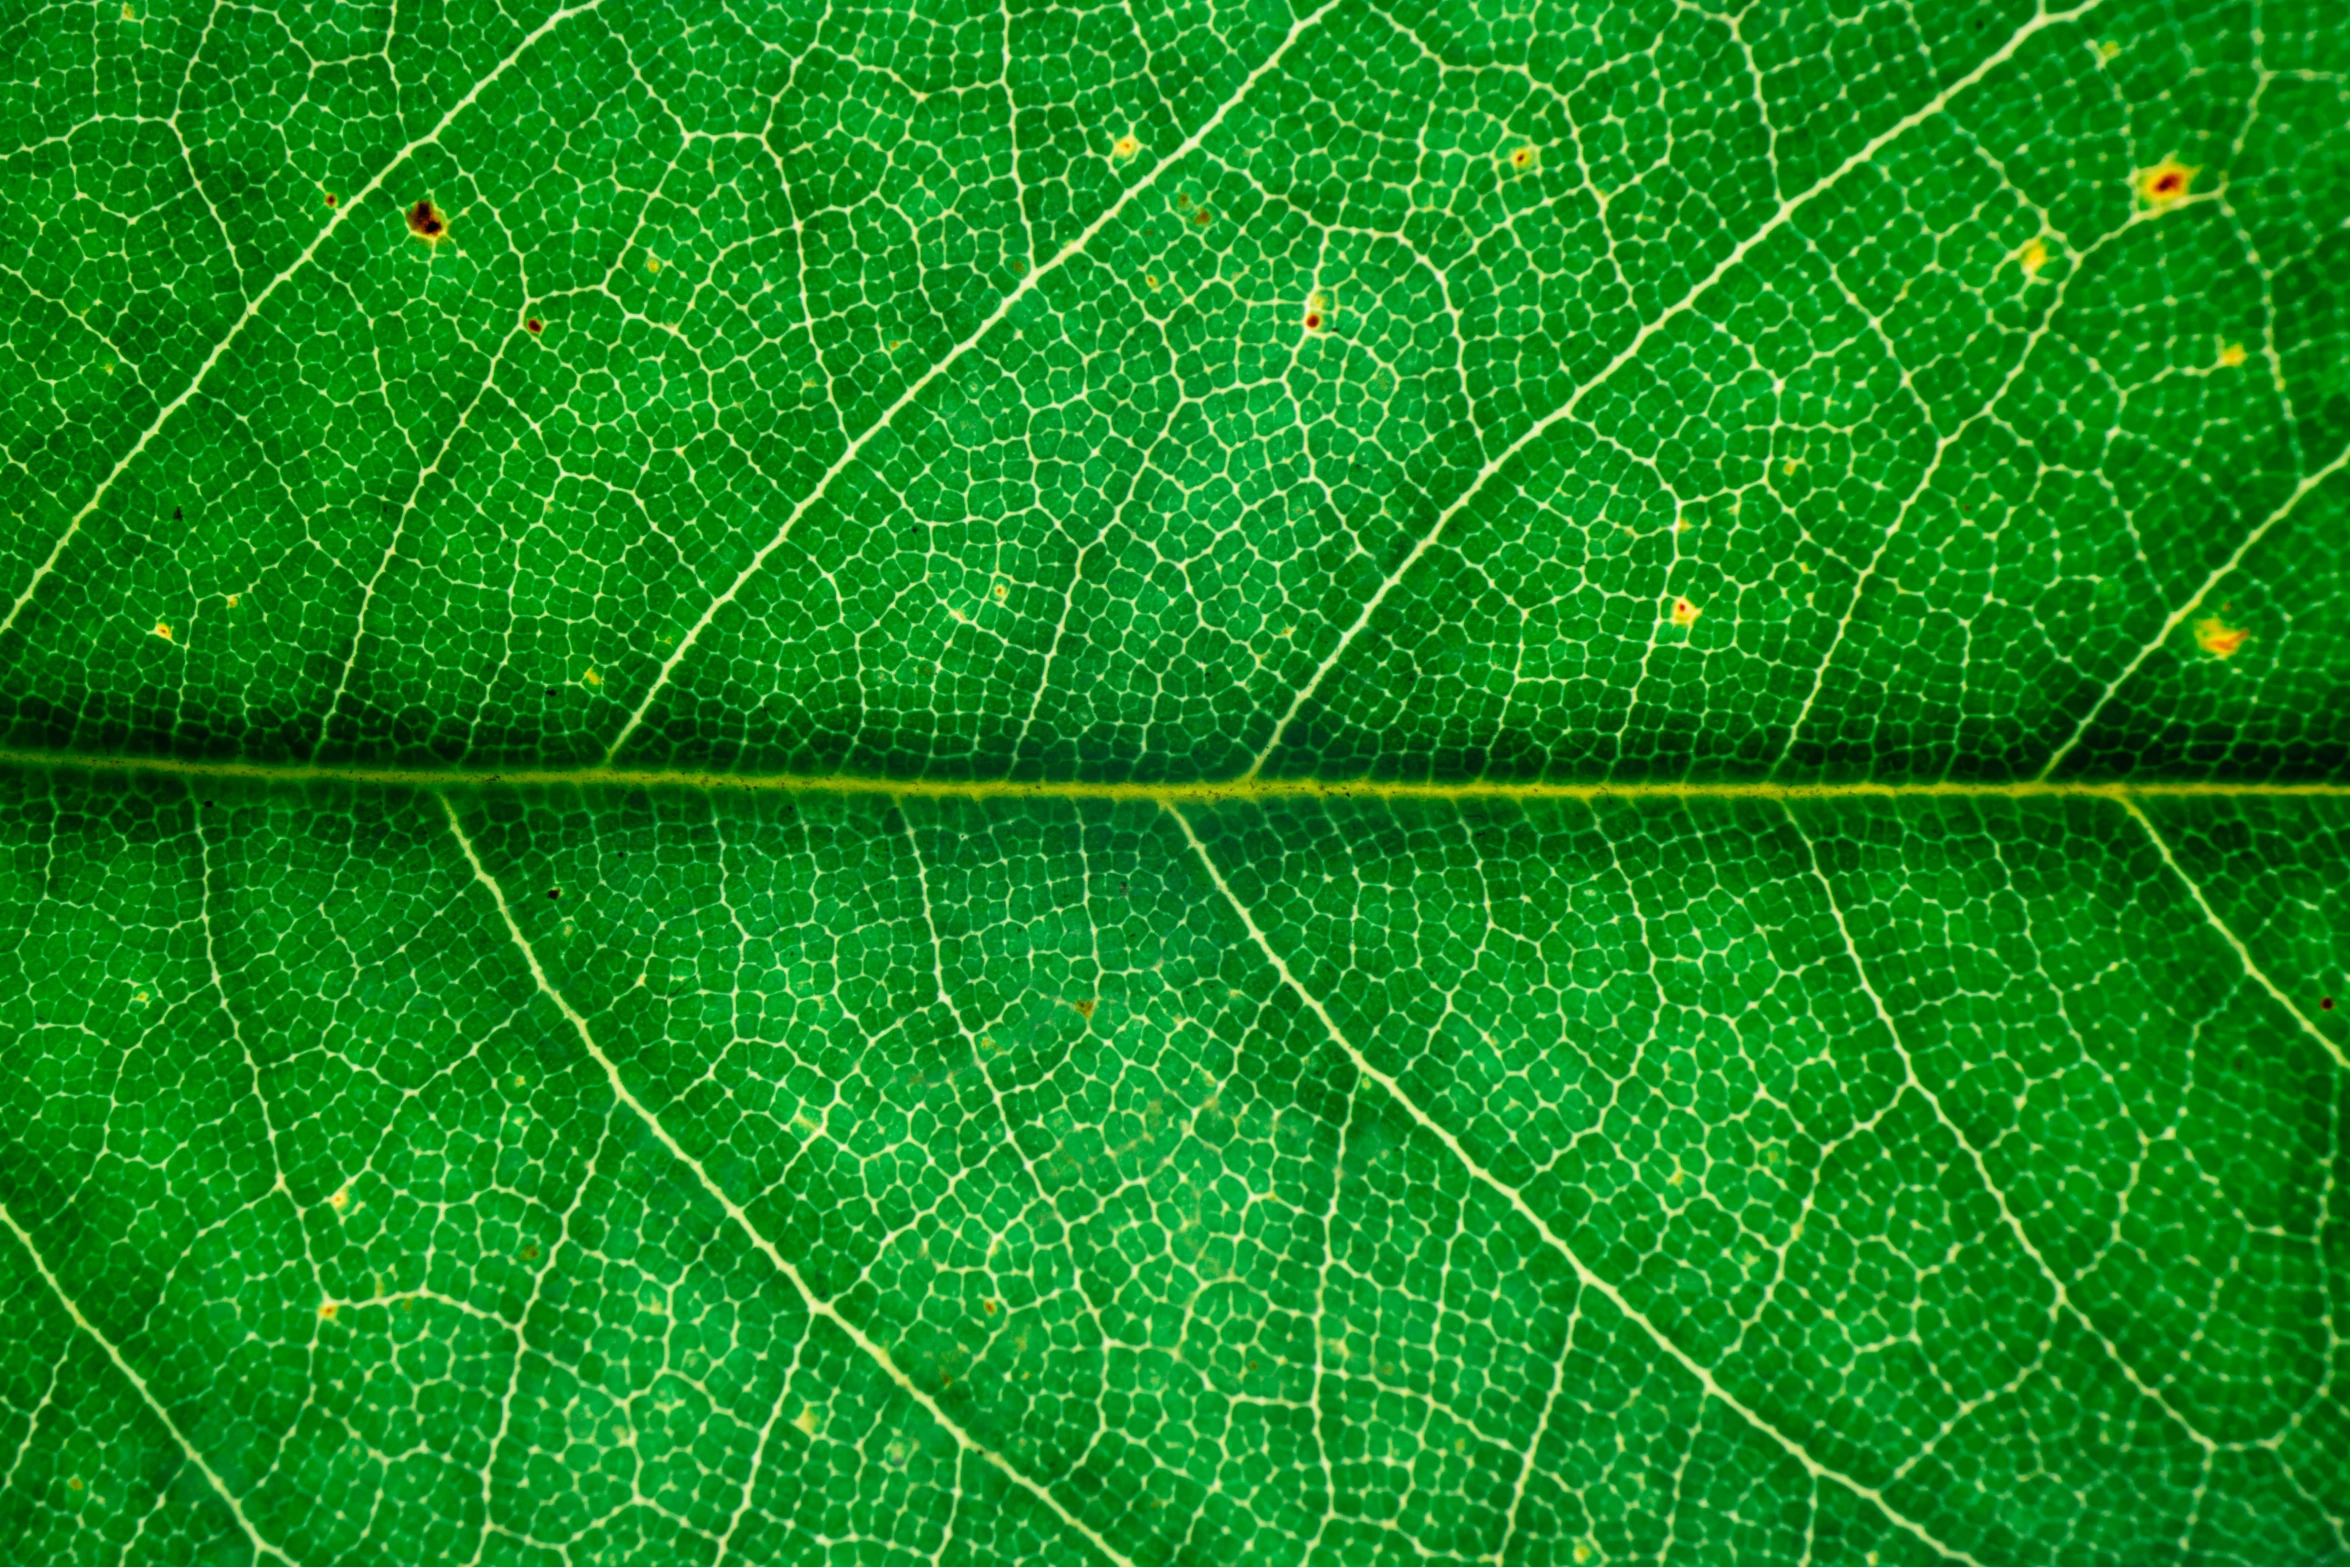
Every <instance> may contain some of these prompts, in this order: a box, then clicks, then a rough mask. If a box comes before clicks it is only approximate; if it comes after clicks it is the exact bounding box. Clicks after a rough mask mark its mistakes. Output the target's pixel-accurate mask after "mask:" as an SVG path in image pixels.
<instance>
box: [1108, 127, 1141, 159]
mask: <svg viewBox="0 0 2350 1567" xmlns="http://www.w3.org/2000/svg"><path fill="white" fill-rule="evenodd" d="M1140 151H1142V143H1141V142H1140V141H1138V140H1136V139H1135V137H1134V136H1133V135H1132V134H1131V133H1129V134H1127V135H1124V136H1121V137H1119V138H1118V139H1117V140H1116V141H1114V142H1112V143H1110V156H1111V157H1113V158H1115V159H1117V160H1118V161H1119V162H1120V163H1124V162H1126V161H1127V160H1128V159H1130V158H1132V157H1133V156H1134V155H1135V154H1136V153H1138V152H1140Z"/></svg>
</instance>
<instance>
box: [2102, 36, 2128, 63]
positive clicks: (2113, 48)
mask: <svg viewBox="0 0 2350 1567" xmlns="http://www.w3.org/2000/svg"><path fill="white" fill-rule="evenodd" d="M2121 52H2122V46H2121V45H2120V44H2117V43H2114V42H2113V41H2112V40H2110V39H2108V40H2107V41H2106V42H2104V43H2101V44H2099V45H2098V46H2097V58H2098V60H2099V61H2100V62H2102V61H2106V60H2110V59H2112V58H2113V57H2114V56H2115V55H2117V54H2119V53H2121Z"/></svg>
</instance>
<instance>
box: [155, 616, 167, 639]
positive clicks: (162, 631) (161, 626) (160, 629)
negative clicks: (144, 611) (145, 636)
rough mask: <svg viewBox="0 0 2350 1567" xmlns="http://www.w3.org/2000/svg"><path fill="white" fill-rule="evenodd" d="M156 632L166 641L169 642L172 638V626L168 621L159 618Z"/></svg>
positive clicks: (156, 623)
mask: <svg viewBox="0 0 2350 1567" xmlns="http://www.w3.org/2000/svg"><path fill="white" fill-rule="evenodd" d="M155 634H156V635H157V636H159V637H161V638H162V639H163V640H164V641H166V642H169V641H170V640H171V627H170V626H169V625H168V624H167V623H165V622H163V621H160V620H158V621H157V622H155Z"/></svg>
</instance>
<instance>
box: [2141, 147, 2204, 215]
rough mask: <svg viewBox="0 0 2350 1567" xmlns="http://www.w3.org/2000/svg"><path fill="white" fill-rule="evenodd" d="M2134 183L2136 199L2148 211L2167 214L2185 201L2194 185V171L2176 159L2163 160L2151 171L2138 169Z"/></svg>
mask: <svg viewBox="0 0 2350 1567" xmlns="http://www.w3.org/2000/svg"><path fill="white" fill-rule="evenodd" d="M2134 183H2135V184H2136V185H2137V187H2138V199H2139V200H2140V201H2142V202H2144V203H2145V204H2146V206H2147V207H2148V209H2149V210H2151V211H2154V212H2167V211H2169V210H2170V209H2171V208H2173V207H2175V206H2177V205H2178V204H2179V203H2180V202H2182V201H2185V200H2186V199H2187V193H2188V192H2189V191H2190V190H2192V189H2193V188H2194V185H2195V170H2193V169H2191V168H2189V167H2187V165H2185V164H2183V163H2181V162H2180V161H2179V160H2178V159H2176V158H2165V159H2163V160H2162V161H2161V162H2160V163H2158V164H2156V165H2155V166H2154V167H2153V168H2151V169H2140V170H2139V171H2138V177H2137V179H2136V181H2135V182H2134Z"/></svg>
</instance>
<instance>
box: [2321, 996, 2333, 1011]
mask: <svg viewBox="0 0 2350 1567" xmlns="http://www.w3.org/2000/svg"><path fill="white" fill-rule="evenodd" d="M2317 1009H2318V1010H2319V1011H2320V1012H2331V1011H2333V1010H2334V998H2333V997H2331V996H2328V997H2326V998H2325V999H2324V1000H2323V1001H2320V1002H2319V1003H2318V1004H2317Z"/></svg>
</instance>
